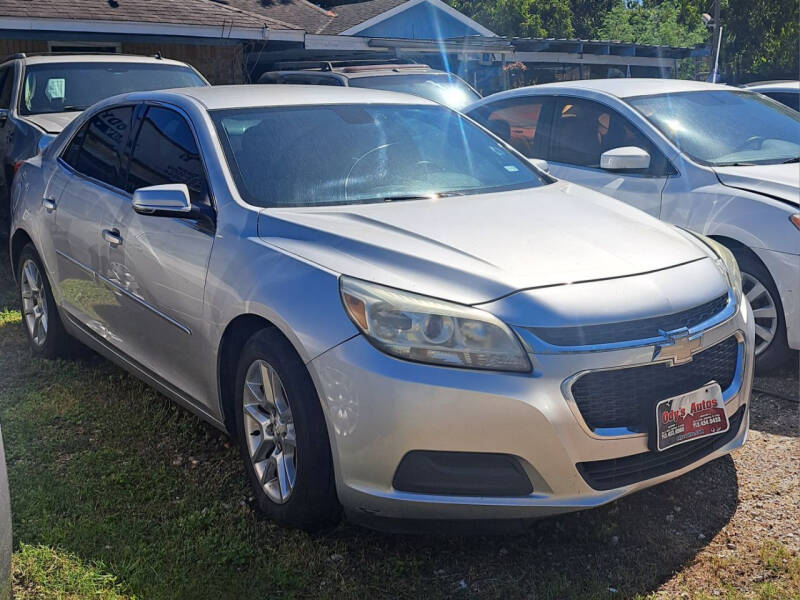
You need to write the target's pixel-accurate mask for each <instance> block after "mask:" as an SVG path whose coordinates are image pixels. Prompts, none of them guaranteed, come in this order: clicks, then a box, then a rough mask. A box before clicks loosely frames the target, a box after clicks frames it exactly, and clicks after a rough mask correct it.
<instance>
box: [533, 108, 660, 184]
mask: <svg viewBox="0 0 800 600" xmlns="http://www.w3.org/2000/svg"><path fill="white" fill-rule="evenodd" d="M623 146H636V147H638V148H642V149H643V150H646V151H647V153H648V154H650V167H649V168H648V169H646V170H643V171H642V172H641V174H643V175H653V176H664V175H666V174H669V173H670V171H671V166H670V165H669V162H668V161H667V160H666V158H665V157H664V155H663V154H662V153H661V152H660V151H659V150H658V149H657V148H656V147H655V145H654V144H653V143H652V142H651V141H650V140H649V139H648V138H647V137H645V136H644V135H643V134H642V133H641V131H639V130H638V129H637V128H636V127H635V126H634V125H633V124H632V123H631V122H630V121H628V119H626V118H625V117H623V116H622V115H621V114H619V113H618V112H617V111H615V110H613V109H612V108H609V107H608V106H606V105H604V104H601V103H599V102H594V101H592V100H584V99H582V98H557V99H556V103H555V110H554V112H553V134H552V145H551V148H550V155H549V157H548V159H549V160H551V161H553V162H560V163H565V164H568V165H575V166H580V167H591V168H594V169H599V168H600V155H601V154H603V152H606V151H608V150H613V149H614V148H621V147H623Z"/></svg>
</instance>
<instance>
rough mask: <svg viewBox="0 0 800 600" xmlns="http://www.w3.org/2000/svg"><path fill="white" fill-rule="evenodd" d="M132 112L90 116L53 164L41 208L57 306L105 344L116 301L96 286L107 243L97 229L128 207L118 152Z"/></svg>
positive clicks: (114, 337) (110, 336) (120, 108)
mask: <svg viewBox="0 0 800 600" xmlns="http://www.w3.org/2000/svg"><path fill="white" fill-rule="evenodd" d="M132 115H133V107H131V106H117V107H113V108H108V109H105V110H102V111H100V112H99V113H97V114H95V115H94V116H93V117H92V118H91V119H89V121H88V122H87V123H86V124H85V125H84V126H83V127H82V128H81V129H80V130H79V131H78V133H77V134H76V135H75V136H74V137H73V139H72V141H71V142H70V143H69V145H68V146H67V147H66V149H65V151H64V153H63V154H62V155H61V157H59V159H58V168H57V169H56V171H55V173H54V174H53V177H52V178H51V179H50V182H49V184H48V189H47V192H46V193H45V197H44V198H43V199H42V202H43V206H44V209H45V211H46V212H47V215H48V219H49V220H48V221H47V223H48V225H49V228H50V233H51V238H52V243H53V246H54V249H55V252H56V264H57V269H56V270H57V275H56V282H55V284H56V287H57V290H58V293H59V294H60V297H61V301H62V306H63V307H64V309H65V310H66V311H67V312H69V313H70V314H72V315H73V316H74V317H75V318H76V319H77V320H78V321H80V322H81V323H83V324H84V325H85V326H87V327H88V328H90V329H91V330H92V331H94V332H95V333H96V334H98V335H100V336H101V337H103V338H107V339H109V340H111V341H116V340H118V334H117V333H116V332H114V331H113V329H111V328H110V327H109V324H110V323H111V322H113V321H115V320H117V319H118V317H117V316H116V315H115V313H116V312H118V311H119V310H120V305H119V303H118V301H117V299H116V297H115V296H114V295H113V294H111V293H109V292H108V290H107V289H106V288H105V286H104V285H103V284H102V279H101V277H102V268H101V261H102V258H103V257H104V256H105V254H106V248H107V247H108V241H107V240H106V239H104V237H107V235H104V231H103V229H104V227H103V224H104V223H105V222H106V220H107V219H106V213H107V211H108V210H109V207H110V206H113V205H114V204H115V203H119V202H128V203H130V197H129V195H128V194H127V192H125V190H124V189H123V181H122V172H121V153H122V148H123V147H124V145H125V143H126V142H127V140H128V137H129V135H130V128H131V118H132Z"/></svg>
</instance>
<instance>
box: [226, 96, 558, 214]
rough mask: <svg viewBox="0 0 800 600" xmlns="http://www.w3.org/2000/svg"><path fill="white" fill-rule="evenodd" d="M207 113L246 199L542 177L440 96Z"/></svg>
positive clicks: (345, 200) (391, 192) (382, 192)
mask: <svg viewBox="0 0 800 600" xmlns="http://www.w3.org/2000/svg"><path fill="white" fill-rule="evenodd" d="M212 117H213V119H214V121H215V123H216V126H217V130H218V132H219V136H220V138H221V139H222V141H223V147H224V149H225V153H226V156H227V159H228V163H229V165H230V167H231V169H232V171H233V173H234V177H235V178H236V181H237V186H238V187H239V190H240V192H241V193H242V196H243V197H244V198H245V199H246V200H247V201H248V202H249V203H250V204H253V205H256V206H264V207H267V206H319V205H332V204H359V203H368V202H389V201H399V200H415V199H420V198H429V197H436V196H444V195H465V194H477V193H482V192H489V191H504V190H514V189H522V188H531V187H537V186H540V185H542V184H544V183H546V182H548V183H549V181H550V180H549V179H547V178H546V177H545V178H542V177H540V176H539V175H538V173H537V172H536V171H535V170H534V169H533V168H532V167H531V166H530V165H529V164H528V162H527V161H525V160H524V159H522V158H518V157H517V156H516V155H514V154H512V153H511V152H509V151H508V150H507V149H506V148H505V147H504V146H503V145H502V144H501V143H500V142H499V141H498V140H496V139H494V138H493V137H491V136H490V135H488V134H487V133H486V132H485V131H483V130H482V129H481V128H479V127H477V126H475V125H474V124H472V123H471V122H470V121H469V120H468V119H466V118H464V117H462V116H461V115H459V114H458V113H456V112H454V111H452V110H450V109H448V108H445V107H443V106H414V105H326V106H302V107H265V108H246V109H244V108H243V109H228V110H220V111H213V112H212Z"/></svg>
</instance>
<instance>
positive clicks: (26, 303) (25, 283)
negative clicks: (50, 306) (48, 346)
mask: <svg viewBox="0 0 800 600" xmlns="http://www.w3.org/2000/svg"><path fill="white" fill-rule="evenodd" d="M20 288H21V291H22V316H23V318H24V319H25V325H26V327H27V328H28V333H29V334H30V336H31V340H33V343H34V344H36V345H37V346H43V345H44V343H45V341H47V300H46V296H45V291H44V284H43V282H42V274H41V272H40V271H39V267H38V266H37V264H36V263H35V262H34V261H32V260H30V259H28V260H26V261H25V263H24V264H23V266H22V273H21V274H20Z"/></svg>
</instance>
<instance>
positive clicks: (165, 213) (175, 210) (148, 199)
mask: <svg viewBox="0 0 800 600" xmlns="http://www.w3.org/2000/svg"><path fill="white" fill-rule="evenodd" d="M131 204H132V205H133V210H135V211H136V212H137V213H139V214H140V215H151V216H154V217H188V216H189V214H190V213H191V212H192V202H191V200H190V199H189V188H188V187H186V184H185V183H168V184H166V185H151V186H149V187H143V188H139V189H138V190H136V191H135V192H133V200H132V202H131Z"/></svg>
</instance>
